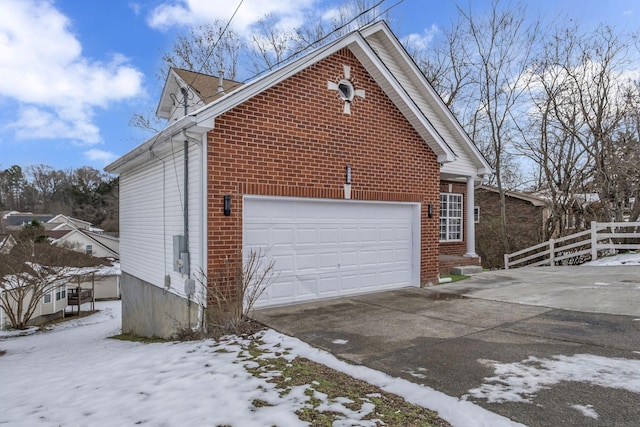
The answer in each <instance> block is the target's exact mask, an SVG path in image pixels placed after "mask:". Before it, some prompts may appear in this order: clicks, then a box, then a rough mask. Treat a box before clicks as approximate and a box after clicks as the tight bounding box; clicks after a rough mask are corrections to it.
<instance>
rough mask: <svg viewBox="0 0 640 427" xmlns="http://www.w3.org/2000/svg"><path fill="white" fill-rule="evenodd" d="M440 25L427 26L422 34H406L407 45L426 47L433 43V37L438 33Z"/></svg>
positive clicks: (405, 41)
mask: <svg viewBox="0 0 640 427" xmlns="http://www.w3.org/2000/svg"><path fill="white" fill-rule="evenodd" d="M438 31H440V30H439V29H438V26H437V25H436V24H432V25H431V27H428V28H425V29H424V30H423V32H422V33H421V34H418V33H412V34H409V35H408V36H406V37H405V38H404V40H403V43H405V44H406V45H407V46H412V47H415V48H416V49H426V48H427V47H429V44H431V41H432V40H433V38H434V37H435V36H436V34H438Z"/></svg>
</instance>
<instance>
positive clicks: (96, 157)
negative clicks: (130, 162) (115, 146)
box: [84, 148, 118, 165]
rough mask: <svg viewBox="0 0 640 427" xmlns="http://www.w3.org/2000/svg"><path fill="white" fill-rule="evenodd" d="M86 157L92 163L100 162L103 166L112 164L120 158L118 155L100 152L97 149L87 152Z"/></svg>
mask: <svg viewBox="0 0 640 427" xmlns="http://www.w3.org/2000/svg"><path fill="white" fill-rule="evenodd" d="M84 156H85V157H86V158H87V159H88V160H90V161H92V162H98V163H101V164H103V165H106V164H108V163H111V162H112V161H114V160H115V159H117V158H118V156H117V155H116V154H114V153H112V152H110V151H104V150H98V149H97V148H92V149H90V150H87V151H85V152H84Z"/></svg>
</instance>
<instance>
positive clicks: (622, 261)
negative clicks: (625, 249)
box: [581, 253, 640, 267]
mask: <svg viewBox="0 0 640 427" xmlns="http://www.w3.org/2000/svg"><path fill="white" fill-rule="evenodd" d="M581 265H584V266H591V267H594V266H598V267H602V266H612V265H640V253H631V254H620V255H614V256H608V257H604V258H599V259H597V260H595V261H589V262H585V263H584V264H581Z"/></svg>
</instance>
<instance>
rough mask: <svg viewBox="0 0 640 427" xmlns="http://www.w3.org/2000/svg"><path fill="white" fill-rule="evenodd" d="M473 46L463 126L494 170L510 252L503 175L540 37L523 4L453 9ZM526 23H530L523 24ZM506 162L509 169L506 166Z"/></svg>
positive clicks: (509, 162) (509, 160) (506, 246)
mask: <svg viewBox="0 0 640 427" xmlns="http://www.w3.org/2000/svg"><path fill="white" fill-rule="evenodd" d="M458 13H459V14H460V16H461V19H462V22H463V23H464V25H465V27H466V30H467V31H468V32H469V37H470V40H471V43H472V45H471V46H470V47H469V53H470V55H471V58H472V63H473V74H474V77H473V81H474V82H475V85H474V86H473V88H474V91H476V93H477V98H475V99H474V101H475V102H476V105H477V110H476V112H474V113H473V115H472V116H471V117H465V118H464V120H463V124H464V125H465V127H466V129H467V131H468V132H469V133H470V136H471V138H472V139H473V140H474V141H475V142H476V144H477V145H478V146H479V148H480V149H481V150H482V152H483V153H484V154H485V156H486V157H487V159H488V160H489V161H490V162H491V163H492V166H493V167H494V169H495V184H496V186H497V188H498V192H499V194H500V206H501V229H502V241H503V246H504V250H505V252H508V251H509V239H508V235H507V222H506V204H505V194H504V191H505V189H506V188H505V184H506V182H505V178H506V177H507V176H508V174H507V173H506V172H505V171H506V170H510V173H511V174H514V175H515V174H516V171H514V170H513V168H512V166H513V158H512V153H510V151H512V149H513V145H512V143H513V140H514V139H515V137H516V134H517V126H516V124H515V121H516V120H517V119H516V117H517V116H518V115H519V114H521V113H522V109H523V105H524V101H525V97H526V91H527V85H528V82H527V78H528V73H527V70H528V68H529V66H530V63H531V58H532V56H533V53H534V47H535V46H536V43H537V42H538V40H539V37H540V35H539V21H537V20H535V19H533V20H531V19H530V18H529V17H528V15H527V13H526V10H525V9H524V8H523V7H520V6H516V7H506V8H503V7H502V6H501V4H500V1H499V0H494V1H493V2H492V5H491V8H490V10H489V12H488V14H487V15H486V16H476V15H475V14H474V13H473V12H472V11H471V10H464V9H462V8H461V7H458ZM528 22H530V23H528ZM508 166H511V168H507V167H508Z"/></svg>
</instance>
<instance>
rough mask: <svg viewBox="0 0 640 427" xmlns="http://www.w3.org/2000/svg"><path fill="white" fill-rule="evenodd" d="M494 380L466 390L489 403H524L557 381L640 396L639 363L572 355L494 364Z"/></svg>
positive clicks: (531, 357) (487, 380)
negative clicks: (572, 382)
mask: <svg viewBox="0 0 640 427" xmlns="http://www.w3.org/2000/svg"><path fill="white" fill-rule="evenodd" d="M494 369H495V374H496V375H495V376H493V377H489V378H485V383H484V384H483V385H481V386H480V387H478V388H474V389H471V390H469V395H470V396H473V397H475V398H478V399H487V400H488V401H489V402H498V403H501V402H528V403H530V402H531V401H532V398H533V397H534V396H535V395H536V393H538V392H539V391H540V390H543V389H547V388H549V387H551V386H552V385H554V384H558V383H560V382H561V381H574V382H582V383H588V384H593V385H597V386H601V387H608V388H615V389H621V390H628V391H630V392H633V393H640V360H637V359H624V358H612V357H602V356H594V355H590V354H575V355H573V356H564V355H560V356H553V357H551V358H549V359H540V358H537V357H534V356H530V357H529V358H528V359H525V360H523V361H522V362H516V363H503V364H495V365H494Z"/></svg>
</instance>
